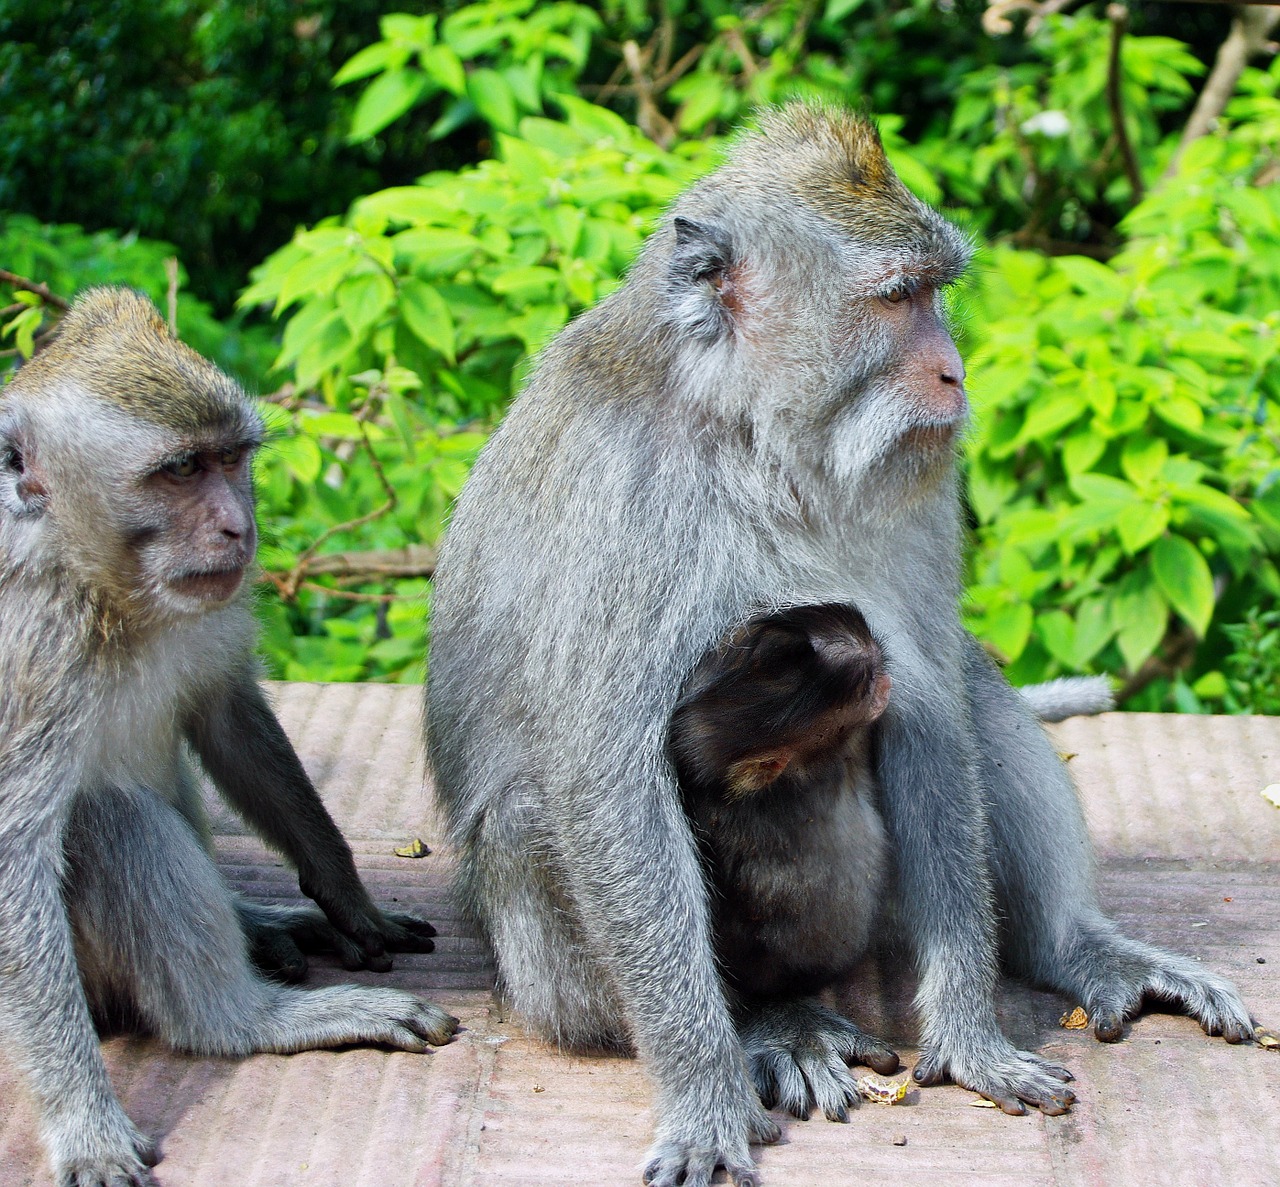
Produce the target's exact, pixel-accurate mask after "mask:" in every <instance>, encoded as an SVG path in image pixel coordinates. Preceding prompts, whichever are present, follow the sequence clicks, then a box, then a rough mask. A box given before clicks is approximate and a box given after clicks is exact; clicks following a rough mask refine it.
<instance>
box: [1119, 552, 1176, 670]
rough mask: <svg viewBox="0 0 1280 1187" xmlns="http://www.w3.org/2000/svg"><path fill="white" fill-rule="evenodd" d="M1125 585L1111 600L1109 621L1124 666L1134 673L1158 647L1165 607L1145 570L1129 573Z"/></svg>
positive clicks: (1166, 621) (1165, 624)
mask: <svg viewBox="0 0 1280 1187" xmlns="http://www.w3.org/2000/svg"><path fill="white" fill-rule="evenodd" d="M1126 584H1127V588H1125V589H1124V590H1123V591H1122V592H1120V593H1119V594H1117V596H1115V597H1114V598H1113V600H1112V603H1111V624H1112V626H1113V627H1114V628H1115V630H1116V644H1117V646H1118V647H1119V648H1120V655H1121V657H1122V658H1123V659H1124V663H1125V667H1126V668H1127V669H1128V670H1129V671H1130V672H1136V671H1137V670H1138V669H1139V668H1140V667H1142V665H1143V663H1144V662H1145V661H1146V660H1147V658H1148V657H1149V656H1150V655H1151V654H1152V652H1154V651H1155V649H1156V648H1157V647H1159V646H1160V640H1161V639H1163V638H1164V634H1165V630H1166V629H1167V627H1168V625H1169V607H1168V605H1167V603H1166V602H1165V600H1164V595H1163V594H1162V593H1161V592H1160V590H1159V588H1158V587H1157V586H1156V583H1155V582H1154V580H1152V578H1151V575H1150V573H1149V572H1147V571H1139V572H1136V573H1132V574H1130V580H1129V581H1128V582H1127V583H1126Z"/></svg>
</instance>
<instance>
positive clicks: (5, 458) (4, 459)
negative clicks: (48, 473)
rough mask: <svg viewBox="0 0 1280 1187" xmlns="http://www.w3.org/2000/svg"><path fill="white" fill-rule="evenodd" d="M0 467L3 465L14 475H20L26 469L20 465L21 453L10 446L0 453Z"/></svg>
mask: <svg viewBox="0 0 1280 1187" xmlns="http://www.w3.org/2000/svg"><path fill="white" fill-rule="evenodd" d="M0 465H3V466H4V468H5V469H6V470H12V471H13V472H14V473H15V474H21V473H23V471H24V470H25V469H26V467H25V466H24V465H23V463H22V454H21V452H20V451H19V450H17V449H15V448H14V447H13V446H12V445H10V446H8V447H6V448H5V449H4V450H3V452H0Z"/></svg>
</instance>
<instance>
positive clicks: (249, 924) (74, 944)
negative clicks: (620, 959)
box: [0, 290, 455, 1187]
mask: <svg viewBox="0 0 1280 1187" xmlns="http://www.w3.org/2000/svg"><path fill="white" fill-rule="evenodd" d="M140 306H145V307H146V308H140ZM148 309H150V306H149V305H147V303H146V302H145V301H144V300H143V299H142V298H140V297H137V296H136V295H133V294H129V293H127V292H118V291H114V290H95V292H94V293H91V294H90V295H89V296H88V297H86V298H84V299H82V302H81V303H80V305H78V306H77V307H76V308H75V309H74V310H73V314H72V315H71V316H70V317H69V318H68V325H67V327H65V328H64V330H63V331H62V332H60V334H59V336H58V338H57V339H56V340H55V341H56V348H51V351H52V354H51V355H50V356H49V357H44V356H40V363H39V365H38V366H36V365H34V364H33V365H31V366H30V367H29V368H27V367H24V368H23V369H22V371H21V372H20V373H19V374H18V376H17V378H15V379H14V380H13V381H12V382H11V383H10V384H9V385H8V386H7V387H6V388H4V389H3V391H0V689H3V690H4V691H3V697H2V698H0V1033H2V1034H3V1037H4V1042H5V1046H6V1049H7V1050H8V1051H10V1052H11V1053H12V1054H13V1055H14V1056H15V1058H16V1059H17V1060H18V1062H19V1064H20V1065H21V1067H22V1068H23V1070H24V1071H25V1073H26V1076H27V1079H28V1082H29V1084H30V1086H31V1088H32V1091H33V1092H34V1094H35V1097H36V1099H37V1101H38V1103H39V1106H40V1111H41V1125H42V1135H43V1138H44V1142H45V1146H46V1149H47V1150H48V1153H49V1157H50V1160H51V1162H52V1165H53V1169H54V1174H55V1177H56V1179H57V1182H58V1183H59V1185H60V1187H100V1185H106V1184H111V1185H112V1187H120V1185H122V1184H129V1185H132V1187H140V1185H143V1184H147V1183H150V1182H151V1181H152V1179H151V1176H150V1174H149V1172H148V1171H147V1169H146V1168H147V1166H149V1165H151V1164H153V1163H154V1162H155V1160H156V1151H155V1147H154V1145H153V1143H152V1142H150V1141H149V1140H148V1139H146V1138H145V1137H143V1136H142V1135H141V1134H140V1133H139V1132H138V1131H137V1130H136V1129H135V1128H134V1126H133V1125H132V1123H131V1122H130V1121H129V1119H128V1118H127V1117H126V1116H125V1114H124V1112H123V1110H122V1109H121V1107H120V1105H119V1103H118V1102H117V1101H116V1099H115V1096H114V1095H113V1093H112V1091H111V1087H110V1084H109V1083H108V1081H107V1076H106V1069H105V1066H104V1064H103V1061H102V1056H101V1053H100V1052H99V1049H98V1042H97V1035H96V1032H95V1028H94V1021H95V1020H111V1021H115V1022H124V1023H125V1024H126V1025H130V1026H135V1027H139V1028H142V1029H145V1030H148V1031H150V1032H152V1033H154V1034H156V1035H157V1036H159V1037H160V1038H162V1039H163V1040H165V1041H166V1042H168V1043H170V1044H171V1045H173V1046H174V1047H176V1048H178V1049H180V1050H185V1051H191V1052H196V1053H200V1054H206V1055H222V1056H234V1055H244V1054H247V1053H249V1052H251V1051H277V1052H288V1051H297V1050H301V1049H304V1048H309V1047H328V1046H336V1045H339V1044H346V1043H353V1042H372V1043H386V1044H389V1045H392V1046H396V1047H401V1048H403V1049H406V1050H414V1051H421V1050H424V1049H425V1048H426V1046H427V1044H428V1043H440V1042H444V1041H446V1040H447V1039H448V1037H449V1035H450V1034H451V1033H452V1031H453V1028H454V1025H455V1022H454V1020H453V1019H451V1018H450V1017H449V1016H448V1015H447V1014H445V1013H444V1011H443V1010H441V1009H439V1008H438V1007H437V1006H433V1005H431V1004H430V1003H427V1002H424V1001H422V1000H421V999H419V998H417V997H414V996H412V995H410V994H408V993H402V992H400V991H397V990H392V989H370V988H363V987H357V986H337V987H333V988H328V989H323V990H319V991H316V992H310V993H308V992H303V991H301V990H298V989H293V988H289V987H285V986H282V985H278V984H273V983H272V982H270V981H267V980H265V979H264V978H263V977H262V976H261V975H260V974H259V973H258V972H256V971H255V969H254V968H253V967H252V965H251V963H250V938H249V937H251V938H252V945H253V949H254V951H255V952H258V953H262V954H266V953H271V954H273V955H274V957H275V958H276V960H277V962H278V963H279V964H280V966H281V967H280V969H279V970H278V971H280V972H282V973H285V974H292V975H300V974H301V971H302V968H304V967H305V962H303V961H302V954H301V951H300V947H299V946H300V945H301V946H302V947H309V946H318V945H322V944H327V945H328V946H336V947H338V948H339V950H340V951H341V952H343V953H344V955H346V956H347V957H348V958H350V959H354V960H355V961H356V962H357V963H366V964H369V965H371V966H380V967H389V961H388V960H387V958H386V956H385V950H386V948H387V947H394V946H396V944H397V943H399V942H401V941H403V943H404V945H405V946H408V947H414V948H420V947H422V946H423V944H424V943H425V944H426V945H428V946H429V940H426V939H425V934H423V933H421V932H416V931H415V930H414V929H415V928H416V927H425V926H426V925H418V924H416V923H415V922H414V921H411V920H408V919H394V918H388V917H385V916H383V915H382V913H381V912H380V911H378V909H377V908H376V907H375V906H374V905H373V904H372V902H371V901H370V900H369V898H368V895H367V893H366V892H365V890H364V888H363V886H362V885H361V884H360V882H359V878H358V877H357V875H356V872H355V867H354V864H353V863H352V860H351V852H350V849H349V848H348V847H347V845H346V843H345V842H344V841H343V839H342V837H341V835H340V834H339V833H338V831H337V829H336V827H335V826H334V825H333V822H332V820H331V819H330V818H329V817H328V814H327V813H326V812H325V810H324V807H323V805H322V804H321V803H320V800H319V798H318V797H317V795H316V793H315V790H314V788H313V787H312V786H311V784H310V782H309V781H308V780H307V778H306V775H305V773H304V772H303V771H302V767H301V764H300V763H299V762H298V759H297V756H296V754H294V753H293V750H292V748H291V747H290V746H289V744H288V741H287V740H286V739H285V737H284V734H283V731H281V730H280V727H279V724H278V722H276V720H275V718H274V716H273V715H272V714H271V712H270V710H269V709H268V708H267V707H266V704H265V702H264V701H263V700H262V694H261V692H260V691H259V689H258V687H257V685H256V683H255V682H254V679H253V665H252V661H251V653H252V648H253V643H254V629H253V621H252V616H251V614H250V611H249V606H248V600H247V595H246V594H245V592H244V590H243V586H241V588H240V591H239V592H238V593H237V592H236V590H235V581H236V578H235V574H236V573H237V572H238V571H239V572H243V570H244V567H245V566H247V565H248V564H249V562H250V560H251V557H252V553H253V544H254V540H255V533H254V529H253V500H252V487H251V483H250V479H249V470H248V464H247V461H245V460H243V459H244V458H245V457H247V454H248V453H249V452H250V451H251V450H252V448H253V446H254V445H255V444H256V442H257V440H258V437H259V434H260V428H259V426H258V421H257V417H256V414H255V413H254V412H253V411H252V409H251V407H250V405H249V403H248V401H247V400H245V398H244V396H243V394H242V393H239V391H238V389H236V388H235V387H234V385H233V384H232V383H231V381H230V380H228V379H226V377H225V376H222V377H220V379H219V381H218V383H217V384H216V385H215V387H214V389H213V391H212V392H209V391H204V392H199V391H198V392H194V393H191V392H188V391H187V390H185V389H184V388H183V387H181V386H179V387H176V388H174V387H170V388H168V389H167V393H166V398H167V399H168V400H170V401H171V402H172V403H173V404H174V406H175V407H174V408H173V410H172V416H171V417H170V420H171V421H172V422H173V423H172V424H169V425H158V424H156V423H154V422H151V421H148V420H145V419H140V416H141V413H142V412H144V411H146V409H147V408H149V407H150V406H151V405H152V404H154V403H155V401H157V400H159V399H161V393H160V388H159V387H152V388H148V392H147V403H145V404H140V403H138V401H137V400H136V398H135V397H136V394H137V393H136V392H134V393H132V394H129V395H128V398H127V399H125V400H123V401H122V402H113V401H112V399H111V394H112V393H111V389H110V387H109V386H106V387H104V386H103V372H102V370H101V368H100V367H99V366H98V365H97V361H98V360H99V359H101V358H103V357H105V356H106V355H109V354H110V351H111V335H112V333H113V332H114V333H115V335H116V337H115V339H114V344H115V358H114V360H113V368H114V370H113V372H112V374H114V375H115V376H116V378H117V379H121V378H122V377H123V378H127V376H128V375H129V374H130V368H129V361H130V359H137V360H141V363H140V365H142V366H144V367H150V368H152V370H151V371H149V372H148V374H149V375H151V376H152V377H153V378H154V376H155V375H160V374H163V375H166V376H168V377H169V378H171V379H173V381H174V382H175V383H177V382H179V381H180V380H182V376H184V375H185V376H187V377H188V379H189V380H190V382H193V383H195V382H199V379H198V376H199V375H201V374H202V373H203V372H204V370H206V369H207V370H208V371H210V372H212V371H213V368H212V367H211V366H210V365H209V364H207V363H205V362H204V360H201V359H199V357H198V356H195V355H193V354H192V353H191V352H189V351H187V350H186V349H185V348H180V347H178V345H177V344H176V343H174V341H173V340H172V339H171V338H169V337H168V336H167V334H166V333H165V332H164V330H163V325H162V323H160V322H159V319H158V318H156V317H155V316H154V310H150V314H148V313H147V310H148ZM77 327H82V328H84V329H85V332H89V333H91V335H92V344H93V351H92V355H91V358H90V359H89V361H88V362H82V361H78V355H77V352H76V336H77V334H78V333H79V332H80V331H79V330H78V329H77ZM166 360H176V362H175V363H174V366H172V367H170V368H168V369H167V370H166V369H165V367H164V366H162V364H163V363H164V362H165V361H166ZM90 364H92V365H90ZM179 364H180V365H179ZM175 377H176V378H175ZM182 381H183V382H185V380H182ZM157 382H158V381H157ZM231 392H234V393H236V401H232V400H231V398H230V395H229V393H231ZM188 396H191V397H192V399H191V404H190V406H188V407H185V408H183V407H179V405H181V404H182V402H183V401H184V400H185V399H187V398H188ZM130 401H132V403H130ZM205 407H214V408H216V415H215V416H214V419H213V421H212V422H210V423H205V422H203V421H202V420H201V418H200V417H199V416H197V415H196V414H195V411H193V410H196V411H198V410H200V409H202V408H205ZM179 426H180V427H179ZM188 453H192V454H193V456H198V457H199V459H201V461H200V475H201V477H200V478H199V483H200V485H199V486H198V487H197V486H186V485H183V484H182V483H181V482H178V481H173V482H171V481H170V478H169V477H168V476H167V471H165V470H164V467H165V466H166V465H171V464H172V462H173V459H174V457H175V455H176V456H177V457H178V458H179V459H181V458H184V457H185V456H186V455H187V454H188ZM233 457H236V458H239V459H240V460H238V461H236V462H235V463H232V462H231V461H229V460H226V459H231V458H233ZM208 458H212V459H213V461H212V462H210V463H208V464H206V462H207V459H208ZM219 459H223V461H220V460H219ZM224 461H225V465H224V464H223V462H224ZM184 492H186V493H184ZM190 492H195V493H190ZM188 747H191V748H192V749H193V750H194V751H195V752H196V753H197V754H198V755H200V756H201V757H202V758H203V760H204V762H205V764H206V766H207V767H208V769H209V771H210V773H211V774H212V775H213V776H214V777H215V779H216V781H217V782H218V784H219V786H220V790H222V791H223V792H224V794H225V795H226V796H227V798H228V800H229V801H230V802H231V803H232V804H233V805H234V806H235V807H236V808H237V809H238V810H239V811H240V812H241V813H242V814H243V815H244V816H245V817H246V819H247V820H248V821H249V823H250V824H251V825H252V826H253V827H255V828H256V829H257V830H258V831H259V832H260V833H262V835H263V837H264V838H265V839H266V840H267V841H268V842H269V843H271V844H272V845H274V846H276V847H277V848H279V849H280V850H281V852H283V853H284V854H285V855H286V856H287V857H288V858H290V859H291V860H292V861H294V862H295V863H296V864H298V866H299V868H300V870H301V871H302V877H303V880H304V882H307V883H308V885H309V888H310V889H311V890H312V892H313V893H314V894H315V895H316V896H317V897H318V898H319V899H320V901H321V902H322V903H324V905H325V907H326V909H327V911H328V912H329V919H326V918H325V917H324V916H322V915H321V914H320V912H318V911H316V910H315V909H314V908H310V909H302V908H266V907H255V906H253V905H251V904H248V903H244V902H241V901H239V900H238V899H237V898H236V897H235V896H234V895H233V894H232V893H231V891H230V890H229V889H228V888H227V886H226V885H225V883H224V882H223V881H222V879H221V877H220V876H219V874H218V872H217V870H216V868H215V867H214V865H213V862H212V860H211V858H210V856H209V853H208V850H207V847H206V845H207V839H208V826H207V823H206V821H205V819H204V815H203V811H202V807H201V804H200V801H199V797H198V795H197V793H196V782H195V778H194V775H193V772H192V770H191V768H190V766H189V763H188V757H187V748H188ZM426 930H427V931H429V930H430V929H429V928H427V929H426ZM246 933H249V936H247V934H246ZM299 962H302V967H301V968H300V967H299Z"/></svg>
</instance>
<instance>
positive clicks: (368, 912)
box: [298, 878, 436, 973]
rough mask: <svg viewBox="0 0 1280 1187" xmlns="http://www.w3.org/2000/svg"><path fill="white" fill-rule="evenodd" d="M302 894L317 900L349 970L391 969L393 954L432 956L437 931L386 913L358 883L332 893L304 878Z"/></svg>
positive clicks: (412, 918) (409, 917)
mask: <svg viewBox="0 0 1280 1187" xmlns="http://www.w3.org/2000/svg"><path fill="white" fill-rule="evenodd" d="M298 885H299V886H300V887H301V889H302V893H303V894H305V895H307V897H308V898H312V899H314V900H315V902H316V904H317V905H318V906H319V908H320V909H321V910H322V911H323V912H324V913H325V916H326V917H327V918H328V920H329V923H330V924H331V926H332V928H333V936H332V947H333V949H334V950H335V951H336V952H337V954H338V959H339V960H340V961H341V962H342V966H343V968H346V969H351V970H355V969H372V970H373V971H374V972H377V973H385V972H388V971H390V969H391V963H392V962H391V957H390V956H389V955H388V953H389V952H431V951H433V950H434V949H435V944H434V942H433V941H432V939H431V937H432V936H434V935H435V934H436V929H435V928H434V927H432V926H431V924H429V923H427V922H426V920H423V919H419V918H417V916H415V915H408V914H405V913H403V912H389V911H382V910H380V909H379V908H378V907H377V906H375V905H374V903H373V900H372V899H370V898H369V896H368V895H367V894H366V893H365V890H364V887H363V886H362V885H361V884H360V883H359V881H357V882H356V883H355V885H354V887H352V886H340V887H337V888H336V889H331V888H329V887H327V886H320V885H317V884H315V883H313V882H311V881H310V880H308V879H305V878H300V879H299V882H298Z"/></svg>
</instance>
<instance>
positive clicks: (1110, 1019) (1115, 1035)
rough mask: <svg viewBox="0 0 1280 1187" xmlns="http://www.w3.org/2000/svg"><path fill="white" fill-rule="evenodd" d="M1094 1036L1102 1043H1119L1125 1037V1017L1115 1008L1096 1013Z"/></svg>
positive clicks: (1094, 1017)
mask: <svg viewBox="0 0 1280 1187" xmlns="http://www.w3.org/2000/svg"><path fill="white" fill-rule="evenodd" d="M1093 1037H1094V1038H1095V1039H1097V1040H1098V1042H1100V1043H1118V1042H1119V1041H1120V1040H1121V1039H1122V1038H1123V1037H1124V1019H1123V1018H1122V1017H1121V1015H1120V1014H1118V1013H1116V1012H1115V1011H1113V1010H1104V1011H1102V1012H1100V1013H1097V1014H1095V1015H1094V1016H1093Z"/></svg>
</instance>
